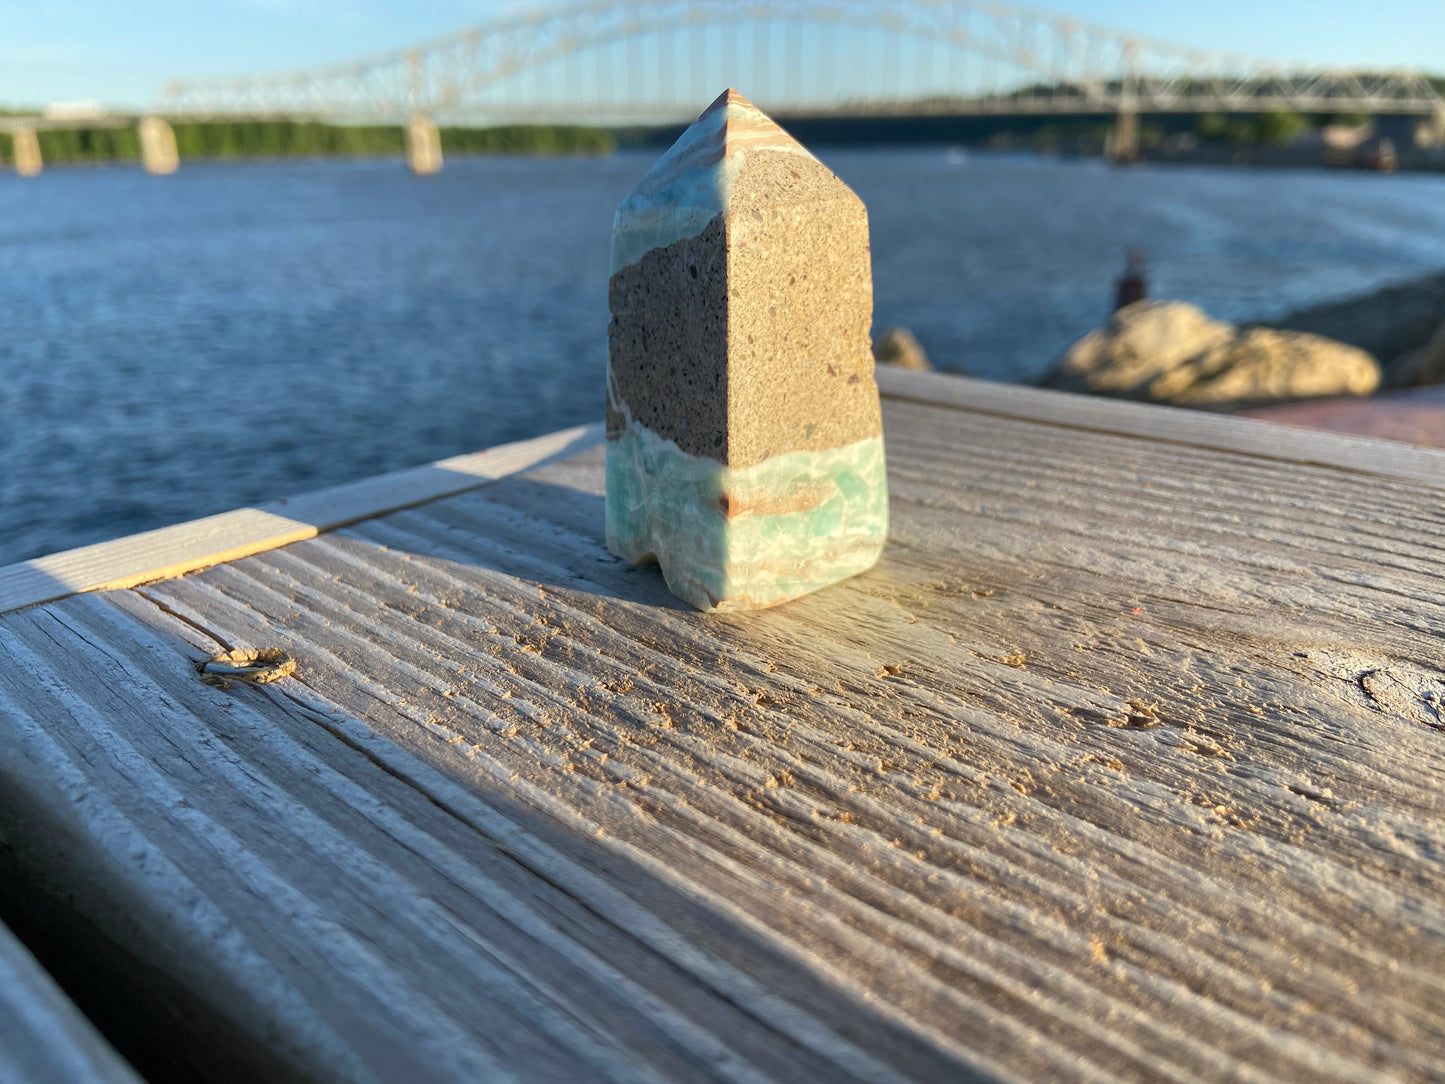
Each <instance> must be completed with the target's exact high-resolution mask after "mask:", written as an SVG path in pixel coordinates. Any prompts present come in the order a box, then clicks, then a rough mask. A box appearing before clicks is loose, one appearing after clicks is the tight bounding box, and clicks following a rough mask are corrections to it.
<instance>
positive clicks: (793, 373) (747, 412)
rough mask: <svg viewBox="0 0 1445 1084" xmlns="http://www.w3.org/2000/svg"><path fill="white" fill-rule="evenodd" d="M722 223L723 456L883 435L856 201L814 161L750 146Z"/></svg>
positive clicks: (863, 214) (734, 462)
mask: <svg viewBox="0 0 1445 1084" xmlns="http://www.w3.org/2000/svg"><path fill="white" fill-rule="evenodd" d="M727 226H728V229H727V239H728V460H727V461H728V465H729V466H749V465H751V464H753V463H760V462H762V461H763V460H764V459H767V458H768V457H769V456H773V455H778V454H779V453H782V452H790V451H795V450H804V451H817V450H821V449H825V448H839V447H842V446H843V445H846V444H852V443H853V442H855V441H859V440H864V439H866V438H868V437H876V436H879V435H880V434H881V433H882V432H883V425H882V418H881V415H880V413H879V408H878V391H877V387H876V385H875V384H874V379H873V349H872V345H871V340H870V338H869V326H870V324H871V323H872V314H873V280H872V274H871V270H870V266H869V249H868V213H867V211H866V210H865V209H864V207H863V204H862V202H861V201H860V200H859V199H858V197H857V196H855V195H854V194H853V193H852V191H851V190H850V189H848V188H847V186H845V185H844V184H843V182H842V181H840V180H838V178H837V177H835V176H834V175H833V173H832V171H831V170H829V169H828V168H827V167H826V166H824V165H823V164H822V163H821V162H818V161H816V160H814V159H811V158H807V157H804V156H802V155H797V154H787V153H784V152H779V151H762V152H755V153H753V154H751V155H749V156H748V159H747V162H746V164H745V165H744V166H743V168H742V169H741V170H740V171H739V172H738V176H737V180H736V181H735V182H734V185H733V191H732V202H731V206H730V212H729V214H728V222H727Z"/></svg>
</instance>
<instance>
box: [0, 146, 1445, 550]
mask: <svg viewBox="0 0 1445 1084" xmlns="http://www.w3.org/2000/svg"><path fill="white" fill-rule="evenodd" d="M821 156H822V157H823V158H824V159H825V160H826V161H827V162H828V163H829V164H830V165H831V166H832V167H833V168H834V169H835V170H836V171H837V172H838V173H839V175H840V176H842V177H843V179H844V180H846V181H847V182H848V183H849V184H851V185H852V186H853V187H854V189H855V190H856V191H857V192H858V194H859V195H861V196H862V197H863V199H864V201H865V202H866V203H867V205H868V207H869V210H870V214H871V219H872V230H873V259H874V269H873V274H874V289H875V295H876V320H877V324H878V326H880V327H881V326H886V325H895V324H902V325H906V326H909V327H911V328H913V330H914V331H915V333H916V334H917V335H918V337H919V339H920V340H921V341H922V342H923V344H924V346H925V347H926V348H927V350H928V352H929V354H930V355H931V356H932V358H933V359H934V362H935V364H937V365H938V366H939V367H940V368H948V369H963V370H966V371H968V372H969V373H971V374H974V375H977V376H984V377H989V378H993V379H998V380H1022V379H1027V378H1030V377H1032V376H1034V375H1036V374H1038V373H1039V372H1041V371H1042V370H1043V369H1045V368H1046V367H1047V366H1048V365H1049V363H1050V362H1051V361H1052V360H1053V359H1054V358H1055V357H1056V356H1057V355H1058V354H1059V352H1060V351H1061V350H1062V349H1063V348H1064V347H1066V346H1067V345H1068V344H1069V343H1070V342H1071V341H1072V340H1073V339H1074V338H1076V337H1077V336H1079V335H1081V334H1082V333H1084V332H1085V331H1087V330H1089V329H1090V328H1091V327H1093V326H1094V325H1096V324H1097V323H1098V322H1099V321H1100V320H1101V319H1102V318H1103V317H1104V316H1105V315H1106V312H1107V309H1108V302H1109V297H1110V293H1111V280H1112V278H1113V276H1114V275H1115V274H1116V273H1117V272H1118V270H1119V269H1120V265H1121V264H1122V260H1123V252H1124V248H1125V246H1126V245H1128V244H1138V245H1140V246H1142V247H1143V248H1144V249H1145V250H1146V251H1147V253H1148V255H1149V259H1150V265H1151V289H1152V292H1153V293H1154V294H1155V295H1157V296H1167V297H1177V298H1184V299H1187V300H1191V301H1195V302H1197V303H1199V304H1201V305H1203V306H1204V307H1205V308H1206V309H1207V310H1209V311H1210V312H1211V313H1213V314H1215V315H1217V316H1222V317H1225V318H1228V319H1232V320H1242V319H1256V318H1267V317H1270V316H1275V315H1279V314H1282V313H1284V312H1286V311H1288V310H1289V309H1291V308H1294V307H1297V306H1299V305H1303V304H1308V303H1311V302H1314V301H1318V300H1323V299H1327V298H1331V297H1337V296H1344V295H1348V294H1351V293H1354V292H1358V291H1362V290H1367V289H1370V288H1372V287H1375V286H1378V285H1381V284H1384V283H1387V282H1391V281H1397V280H1401V279H1406V278H1410V277H1412V276H1414V275H1417V274H1420V273H1422V272H1425V271H1428V270H1433V269H1436V268H1439V267H1442V266H1445V178H1442V177H1439V176H1394V177H1382V176H1378V175H1365V174H1346V173H1325V172H1303V171H1301V172H1273V171H1266V170H1224V169H1206V168H1182V167H1158V168H1137V169H1132V170H1127V171H1111V170H1109V169H1107V168H1105V167H1103V166H1102V165H1101V164H1099V163H1096V162H1083V161H1060V160H1048V159H1037V158H1032V157H1011V156H1001V155H971V156H963V155H961V154H959V153H957V152H955V153H954V154H952V155H950V154H948V153H946V152H945V151H944V150H942V149H937V150H917V151H896V150H889V151H871V150H870V151H854V150H850V151H838V152H834V153H829V152H827V151H824V152H823V153H822V155H821ZM650 158H651V155H648V154H644V153H634V152H628V153H622V154H618V155H616V156H614V157H611V158H606V159H585V160H567V159H506V158H480V159H471V160H453V161H450V162H448V163H447V166H446V169H445V170H444V171H443V172H442V173H441V174H440V175H438V176H436V177H433V178H428V179H426V180H418V179H416V178H413V177H411V176H409V175H408V174H407V173H406V172H405V171H404V170H403V169H402V167H401V166H400V164H399V163H396V162H391V161H359V162H337V161H327V162H310V161H303V162H294V163H289V162H288V163H248V164H234V165H222V164H198V163H185V164H184V165H183V168H182V170H181V172H179V173H178V174H176V175H175V176H173V177H169V178H162V179H156V178H149V177H145V176H143V175H142V174H140V173H139V172H138V171H136V170H133V169H124V168H106V169H72V170H60V169H56V170H51V171H49V172H47V173H45V174H44V175H42V176H41V177H39V178H37V179H34V180H30V181H25V180H20V179H18V178H14V177H13V176H0V281H3V284H4V295H3V304H0V564H5V563H8V562H11V561H16V560H22V559H25V558H27V557H32V556H36V555H39V554H43V553H47V552H50V551H53V550H58V549H63V548H68V547H71V546H77V545H82V544H85V543H88V542H94V541H98V540H101V539H105V538H110V537H114V536H118V535H123V534H129V533H131V532H134V531H140V530H146V529H149V528H152V527H158V526H163V525H165V524H168V523H174V522H177V521H180V520H184V519H190V518H194V517H196V516H201V515H206V514H209V513H212V512H217V511H222V510H225V509H228V508H234V507H238V506H240V505H244V504H249V503H255V502H260V501H266V500H270V499H273V498H277V497H282V496H287V495H289V494H294V493H298V492H304V491H306V490H310V489H314V488H317V487H319V486H324V485H330V484H333V483H337V482H343V481H348V480H351V479H355V478H360V477H365V476H367V475H371V474H376V473H378V472H381V471H387V470H393V469H396V468H400V467H405V466H410V465H412V464H416V463H421V462H425V461H428V460H432V459H437V458H440V457H442V456H447V455H453V454H456V453H459V452H466V451H473V450H476V449H478V448H482V447H486V446H487V445H490V444H495V443H498V442H501V441H507V440H515V439H518V438H522V437H527V436H532V435H535V434H538V433H542V432H546V431H549V430H552V429H556V428H559V427H562V426H567V425H572V424H576V423H578V422H583V421H590V420H593V419H596V418H598V417H600V415H601V406H602V371H603V365H604V361H605V356H606V335H605V327H606V322H607V296H606V281H607V262H608V235H609V230H610V226H611V217H612V211H613V209H614V208H615V207H616V205H617V203H618V201H619V199H620V198H621V197H622V195H623V194H624V193H625V192H626V190H627V189H628V188H629V187H630V185H631V184H632V183H633V182H634V181H635V180H636V179H637V178H638V177H639V176H640V175H641V174H642V172H643V171H644V170H645V169H646V167H647V165H648V163H649V161H650Z"/></svg>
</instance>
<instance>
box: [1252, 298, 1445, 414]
mask: <svg viewBox="0 0 1445 1084" xmlns="http://www.w3.org/2000/svg"><path fill="white" fill-rule="evenodd" d="M1442 325H1445V272H1439V273H1436V274H1433V275H1426V276H1424V277H1422V278H1418V279H1415V280H1413V281H1411V282H1402V283H1397V284H1396V285H1394V286H1386V287H1384V288H1383V289H1380V290H1376V291H1374V292H1372V293H1369V294H1364V295H1362V296H1360V297H1350V298H1345V299H1344V300H1341V301H1326V302H1324V303H1322V304H1319V305H1311V306H1310V307H1309V308H1307V309H1299V310H1297V311H1295V312H1292V313H1290V314H1289V315H1288V316H1286V317H1284V318H1283V319H1281V320H1275V321H1272V322H1271V323H1270V325H1269V326H1271V327H1276V328H1280V329H1283V330H1288V331H1307V332H1310V333H1312V334H1315V335H1323V336H1325V337H1326V338H1330V339H1337V340H1339V341H1340V342H1342V343H1348V344H1349V345H1351V346H1358V347H1359V348H1360V349H1361V350H1365V351H1368V352H1369V353H1371V354H1373V355H1374V356H1375V357H1376V358H1378V359H1379V360H1380V363H1381V364H1382V365H1383V366H1384V369H1385V381H1384V383H1385V386H1386V387H1411V386H1414V385H1416V384H1432V383H1438V382H1440V381H1445V361H1442V363H1441V365H1440V368H1439V370H1437V372H1436V373H1435V375H1433V376H1431V375H1429V374H1428V373H1427V374H1419V373H1415V372H1411V371H1408V369H1409V367H1408V366H1407V365H1405V362H1406V361H1407V360H1408V359H1409V358H1410V356H1411V355H1412V354H1414V353H1415V352H1416V351H1418V350H1421V349H1422V348H1424V347H1426V345H1427V344H1428V343H1429V342H1430V340H1431V336H1432V335H1436V336H1437V338H1438V335H1437V332H1438V330H1439V329H1440V328H1441V327H1442ZM1440 348H1441V350H1442V351H1445V341H1442V342H1441V343H1440ZM1422 375H1423V376H1424V377H1425V378H1423V379H1415V377H1418V376H1422Z"/></svg>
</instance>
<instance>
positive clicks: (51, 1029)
mask: <svg viewBox="0 0 1445 1084" xmlns="http://www.w3.org/2000/svg"><path fill="white" fill-rule="evenodd" d="M0 1081H4V1082H5V1084H140V1078H139V1077H138V1076H136V1075H135V1073H133V1072H131V1069H130V1067H129V1066H128V1065H126V1064H125V1062H123V1061H122V1060H121V1059H120V1057H119V1056H118V1055H117V1054H116V1053H115V1051H114V1050H112V1049H111V1048H110V1047H109V1046H108V1045H107V1044H106V1042H105V1040H104V1039H102V1038H101V1037H100V1035H99V1034H97V1032H96V1030H95V1029H94V1028H93V1027H91V1025H90V1022H89V1021H88V1020H86V1019H85V1017H84V1016H82V1015H81V1014H80V1012H79V1011H78V1010H77V1009H76V1007H75V1006H74V1005H72V1004H71V1003H70V1000H69V999H68V998H67V997H66V996H65V994H64V993H63V992H62V991H61V990H60V987H58V986H56V985H55V983H54V982H53V981H52V980H51V978H50V976H49V975H47V974H46V973H45V971H44V970H43V969H42V968H41V966H40V965H39V964H38V963H36V961H35V957H33V956H31V955H30V953H28V952H27V951H26V950H25V947H24V946H23V945H21V944H20V942H19V941H17V940H16V939H15V937H14V935H13V934H11V932H10V931H9V930H8V929H6V928H5V927H4V926H0Z"/></svg>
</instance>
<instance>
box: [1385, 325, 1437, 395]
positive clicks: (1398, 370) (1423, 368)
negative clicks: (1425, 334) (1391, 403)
mask: <svg viewBox="0 0 1445 1084" xmlns="http://www.w3.org/2000/svg"><path fill="white" fill-rule="evenodd" d="M1427 384H1445V322H1442V323H1441V324H1440V326H1439V327H1438V328H1437V329H1436V330H1435V334H1434V335H1433V336H1432V337H1431V338H1430V341H1429V342H1427V343H1426V344H1425V345H1424V346H1422V347H1420V348H1419V349H1417V350H1407V351H1406V352H1405V353H1403V354H1401V355H1400V356H1399V357H1397V358H1395V359H1394V360H1392V361H1391V362H1390V363H1389V364H1388V365H1386V366H1385V378H1384V386H1385V387H1387V388H1418V387H1422V386H1424V385H1427Z"/></svg>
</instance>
